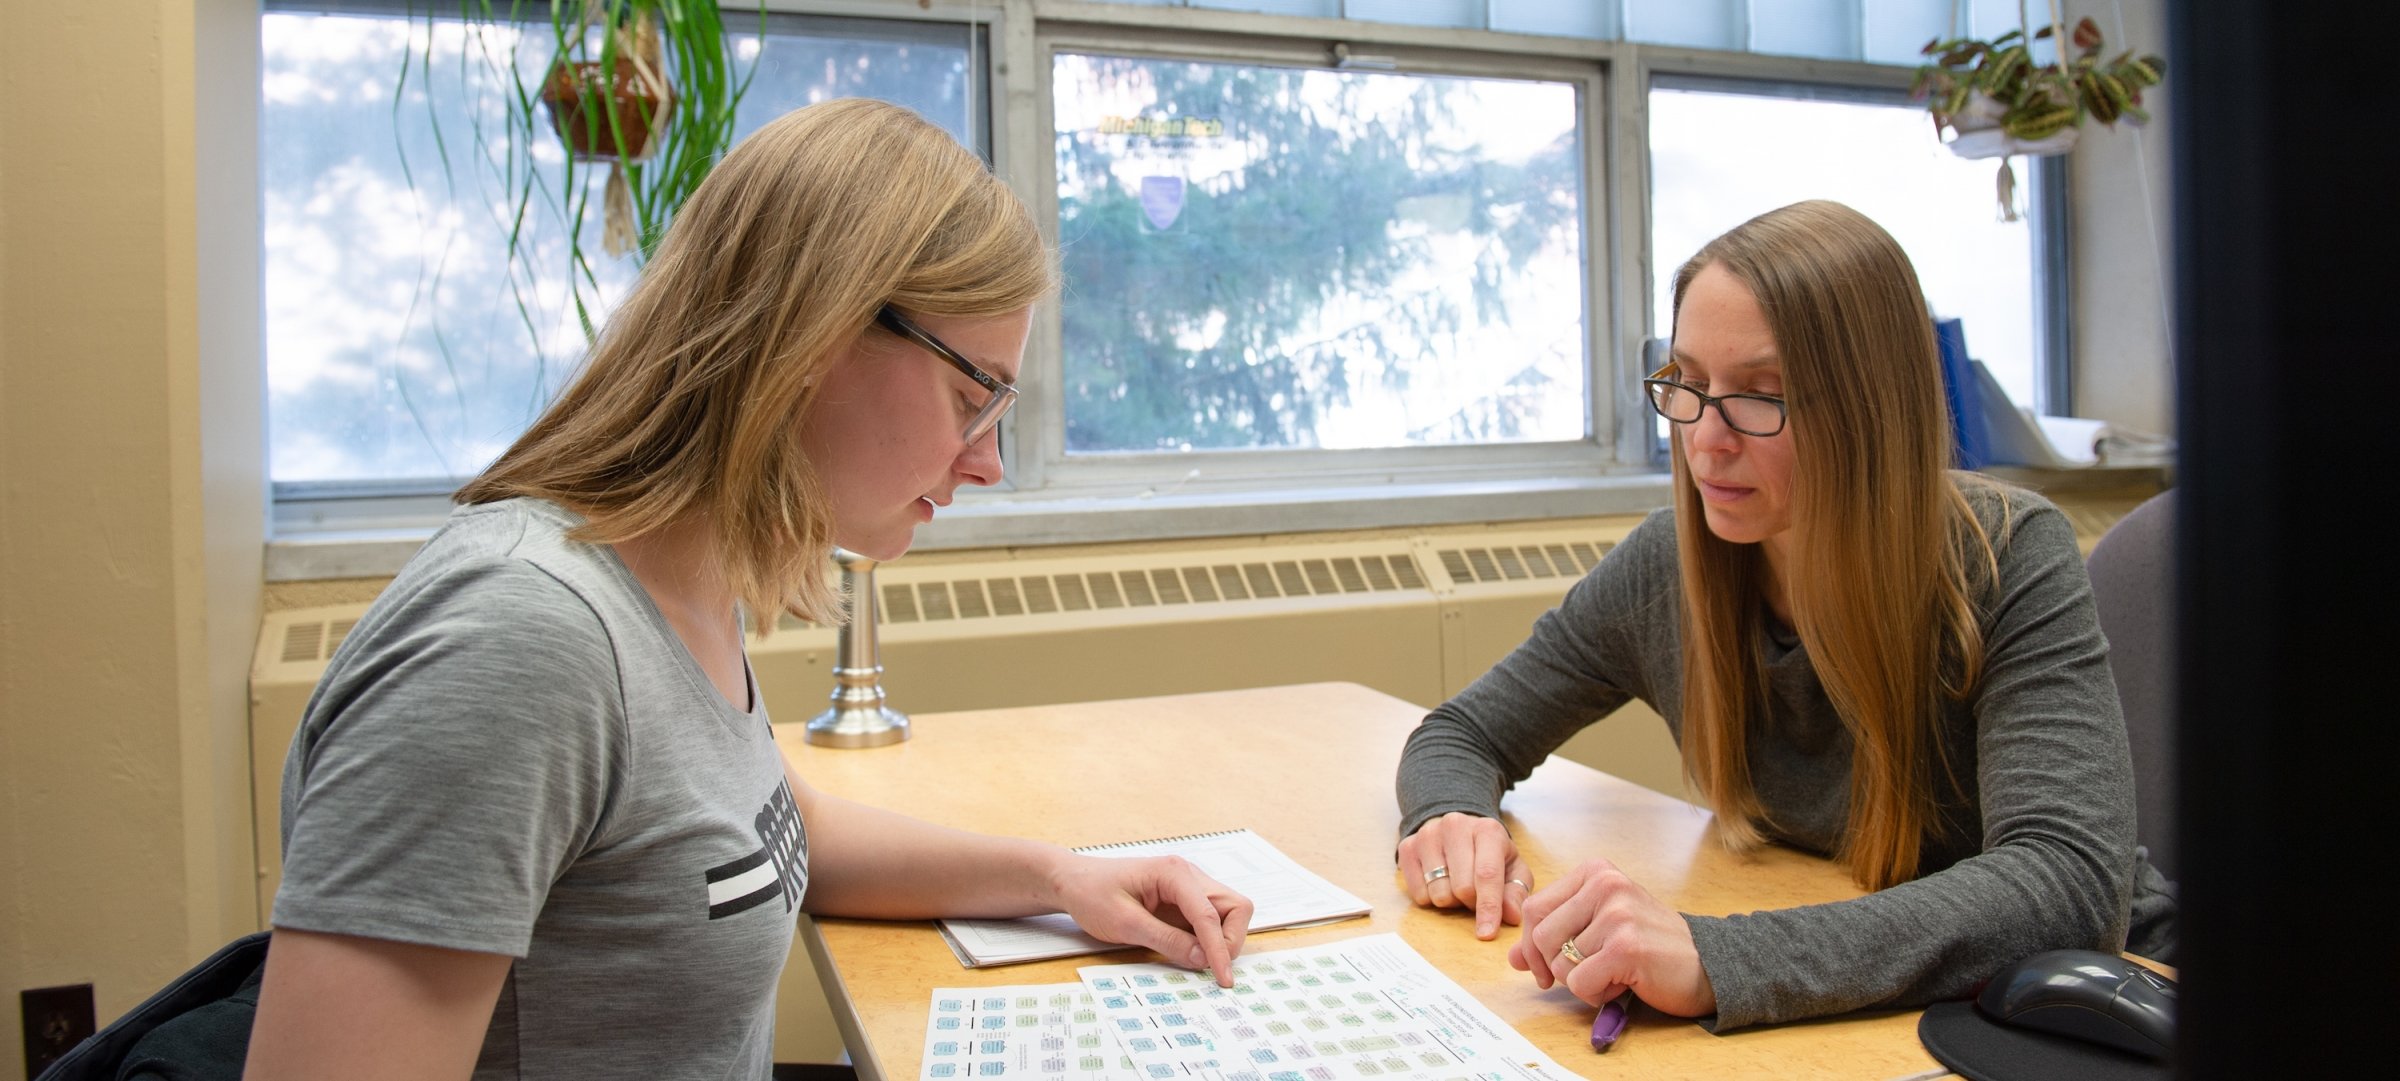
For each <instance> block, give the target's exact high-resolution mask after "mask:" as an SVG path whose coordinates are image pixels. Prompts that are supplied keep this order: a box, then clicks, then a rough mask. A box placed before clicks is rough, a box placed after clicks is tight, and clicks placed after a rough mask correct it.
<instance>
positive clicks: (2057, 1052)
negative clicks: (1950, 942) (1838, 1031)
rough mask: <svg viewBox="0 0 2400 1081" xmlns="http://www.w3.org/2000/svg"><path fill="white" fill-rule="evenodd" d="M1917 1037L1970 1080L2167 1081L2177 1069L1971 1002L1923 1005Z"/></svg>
mask: <svg viewBox="0 0 2400 1081" xmlns="http://www.w3.org/2000/svg"><path fill="white" fill-rule="evenodd" d="M1917 1039H1919V1040H1922V1041H1924V1042H1925V1050H1927V1051H1928V1052H1931V1053H1932V1054H1933V1057H1934V1059H1935V1060H1936V1061H1939V1062H1940V1063H1941V1064H1942V1065H1944V1066H1948V1067H1949V1068H1951V1069H1952V1070H1954V1071H1956V1072H1958V1073H1959V1074H1961V1075H1963V1076H1965V1077H1967V1078H1969V1079H1970V1081H2074V1079H2077V1078H2090V1079H2091V1081H2151V1079H2153V1078H2156V1079H2159V1081H2166V1079H2168V1078H2172V1077H2174V1076H2175V1070H2174V1067H2172V1066H2170V1065H2168V1064H2167V1063H2164V1062H2153V1061H2151V1060H2149V1059H2145V1058H2139V1057H2136V1056H2133V1055H2129V1054H2126V1053H2125V1052H2123V1051H2119V1050H2117V1049H2116V1048H2113V1047H2101V1046H2099V1045H2098V1044H2089V1043H2085V1042H2083V1041H2081V1040H2070V1039H2068V1038H2066V1037H2064V1036H2053V1035H2051V1034H2049V1033H2047V1032H2033V1031H2030V1030H2027V1029H2021V1028H2012V1027H2010V1026H2007V1025H2003V1024H2000V1023H1999V1022H1996V1021H1993V1020H1992V1019H1990V1018H1988V1017H1985V1016H1984V1015H1982V1014H1980V1013H1977V1012H1976V1011H1975V1004H1974V1003H1972V1002H1940V1003H1935V1004H1934V1005H1932V1006H1928V1007H1926V1009H1925V1016H1924V1017H1923V1018H1922V1019H1920V1020H1918V1022H1917Z"/></svg>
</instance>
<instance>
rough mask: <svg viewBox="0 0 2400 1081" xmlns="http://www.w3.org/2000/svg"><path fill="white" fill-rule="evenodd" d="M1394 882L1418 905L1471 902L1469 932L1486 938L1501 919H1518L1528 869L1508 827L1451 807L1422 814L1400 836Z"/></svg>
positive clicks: (1529, 883) (1528, 889) (1528, 887)
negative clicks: (1411, 828) (1409, 831)
mask: <svg viewBox="0 0 2400 1081" xmlns="http://www.w3.org/2000/svg"><path fill="white" fill-rule="evenodd" d="M1400 885H1401V888H1403V889H1405V890H1407V891H1408V899H1409V900H1411V901H1415V902H1416V903H1418V904H1420V905H1427V906H1430V907H1433V908H1465V907H1468V906H1470V905H1471V906H1473V907H1474V909H1475V937H1477V938H1485V939H1488V938H1491V937H1493V936H1494V935H1497V934H1499V933H1500V925H1501V924H1503V923H1509V924H1514V923H1517V922H1519V921H1520V920H1522V919H1523V917H1524V902H1525V896H1526V895H1527V894H1530V893H1532V892H1533V871H1532V869H1531V868H1528V867H1526V866H1525V861H1524V860H1522V859H1519V858H1517V842H1516V841H1515V840H1513V839H1511V838H1510V837H1509V835H1508V827H1506V826H1503V825H1501V824H1500V823H1499V822H1497V821H1494V820H1492V819H1489V818H1485V817H1483V816H1481V815H1471V814H1463V813H1460V812H1457V811H1452V812H1451V813H1449V814H1446V815H1443V816H1441V817H1440V818H1433V819H1427V820H1426V822H1425V824H1424V825H1422V826H1419V827H1417V832H1415V833H1413V834H1410V835H1409V837H1408V839H1407V840H1405V841H1402V842H1400Z"/></svg>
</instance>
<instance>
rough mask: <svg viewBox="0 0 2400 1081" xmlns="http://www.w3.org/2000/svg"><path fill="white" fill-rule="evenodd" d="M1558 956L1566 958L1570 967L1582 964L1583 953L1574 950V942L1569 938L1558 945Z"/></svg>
mask: <svg viewBox="0 0 2400 1081" xmlns="http://www.w3.org/2000/svg"><path fill="white" fill-rule="evenodd" d="M1558 955H1559V956H1560V957H1564V958H1566V959H1567V963H1568V964H1570V965H1576V964H1582V963H1583V951H1582V950H1578V949H1576V948H1575V940H1574V939H1571V938H1570V939H1568V940H1566V941H1565V942H1561V943H1559V944H1558Z"/></svg>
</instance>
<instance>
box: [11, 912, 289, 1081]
mask: <svg viewBox="0 0 2400 1081" xmlns="http://www.w3.org/2000/svg"><path fill="white" fill-rule="evenodd" d="M267 934H268V933H267V932H265V931H260V932H258V933H257V934H253V935H244V936H242V937H241V938H237V939H235V940H233V942H231V943H230V944H228V945H227V946H226V947H225V948H224V949H221V950H218V951H217V952H216V953H214V954H211V955H210V956H209V958H208V960H206V961H202V962H200V963H199V964H198V965H197V966H195V967H194V968H193V969H192V970H191V971H189V972H186V973H184V974H183V975H181V976H177V977H176V978H175V979H174V981H173V982H171V983H169V984H167V986H166V987H165V988H163V989H161V990H160V991H159V992H158V993H157V994H155V995H152V996H150V998H149V1000H148V1001H145V1002H143V1003H142V1004H141V1005H139V1006H136V1007H134V1008H133V1009H132V1010H131V1011H128V1012H127V1013H126V1014H125V1016H123V1017H120V1018H117V1019H116V1020H115V1021H112V1022H109V1025H108V1027H107V1028H104V1029H101V1030H100V1031H98V1032H96V1033H93V1034H92V1035H91V1036H90V1037H88V1038H86V1039H85V1040H84V1041H83V1042H82V1043H79V1044H76V1045H75V1049H74V1050H72V1051H69V1052H67V1053H66V1055H65V1057H63V1058H60V1059H59V1060H58V1061H56V1062H53V1063H51V1064H50V1068H49V1069H46V1070H43V1071H42V1073H41V1076H40V1077H38V1078H35V1079H34V1081H231V1079H234V1078H239V1077H241V1076H242V1060H243V1059H244V1058H246V1057H247V1056H248V1055H249V1051H250V1021H251V1018H253V1017H254V1016H256V1015H257V1013H258V983H259V977H260V976H261V975H262V974H264V973H265V972H266V967H267Z"/></svg>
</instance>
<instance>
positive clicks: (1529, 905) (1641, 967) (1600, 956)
mask: <svg viewBox="0 0 2400 1081" xmlns="http://www.w3.org/2000/svg"><path fill="white" fill-rule="evenodd" d="M1570 941H1571V942H1573V943H1574V946H1575V949H1574V953H1573V954H1568V953H1566V952H1564V951H1563V949H1562V947H1563V946H1564V945H1565V944H1566V943H1568V942H1570ZM1577 955H1580V956H1581V957H1582V960H1580V961H1577V960H1575V959H1574V957H1575V956H1577ZM1508 963H1509V964H1510V965H1512V966H1514V967H1515V968H1517V969H1518V970H1519V971H1525V972H1531V973H1532V974H1533V982H1534V983H1535V984H1536V985H1537V986H1539V987H1542V988H1543V989H1545V990H1547V989H1548V988H1549V987H1550V986H1551V985H1552V984H1554V983H1564V984H1566V985H1567V990H1568V991H1571V992H1573V993H1574V995H1575V997H1576V998H1580V999H1582V1000H1584V1001H1585V1002H1589V1003H1591V1004H1592V1005H1595V1006H1597V1005H1599V1004H1601V1003H1603V1002H1607V1001H1608V1000H1610V999H1612V998H1615V997H1617V995H1618V994H1619V993H1621V992H1623V991H1625V990H1627V989H1629V988H1630V989H1631V990H1632V991H1633V993H1634V994H1635V995H1637V996H1639V997H1640V998H1641V1000H1642V1001H1644V1002H1647V1003H1649V1004H1650V1005H1651V1006H1652V1007H1653V1008H1655V1009H1657V1010H1659V1011H1661V1012H1663V1013H1669V1014H1673V1015H1675V1016H1677V1017H1705V1016H1707V1015H1709V1014H1712V1013H1715V1012H1717V992H1716V989H1715V988H1714V987H1712V986H1710V984H1709V982H1708V972H1707V970H1705V969H1703V968H1702V967H1701V966H1700V951H1699V949H1698V948H1697V947H1695V946H1694V945H1692V929H1691V926H1690V925H1689V924H1686V923H1685V922H1684V921H1683V915H1682V914H1681V913H1678V912H1676V911H1675V910H1674V909H1672V908H1668V907H1667V906H1666V905H1664V904H1661V903H1659V900H1658V898H1656V897H1652V896H1650V891H1649V890H1645V889H1643V888H1642V887H1641V886H1640V885H1638V884H1636V883H1635V882H1634V881H1633V879H1631V878H1628V877H1626V874H1625V872H1623V871H1621V870H1618V869H1617V866H1616V865H1615V864H1613V863H1610V862H1608V861H1607V860H1590V861H1587V862H1585V863H1584V864H1582V865H1581V866H1578V867H1576V868H1575V869H1574V870H1573V871H1570V872H1568V873H1567V876H1566V877H1565V878H1562V879H1560V880H1558V881H1557V882H1553V883H1551V884H1550V886H1549V888H1547V889H1544V890H1543V891H1541V892H1540V893H1537V894H1534V895H1533V896H1532V897H1529V898H1526V900H1525V933H1524V934H1523V935H1522V936H1520V937H1519V938H1518V939H1517V942H1516V944H1515V945H1513V946H1510V947H1509V948H1508Z"/></svg>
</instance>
